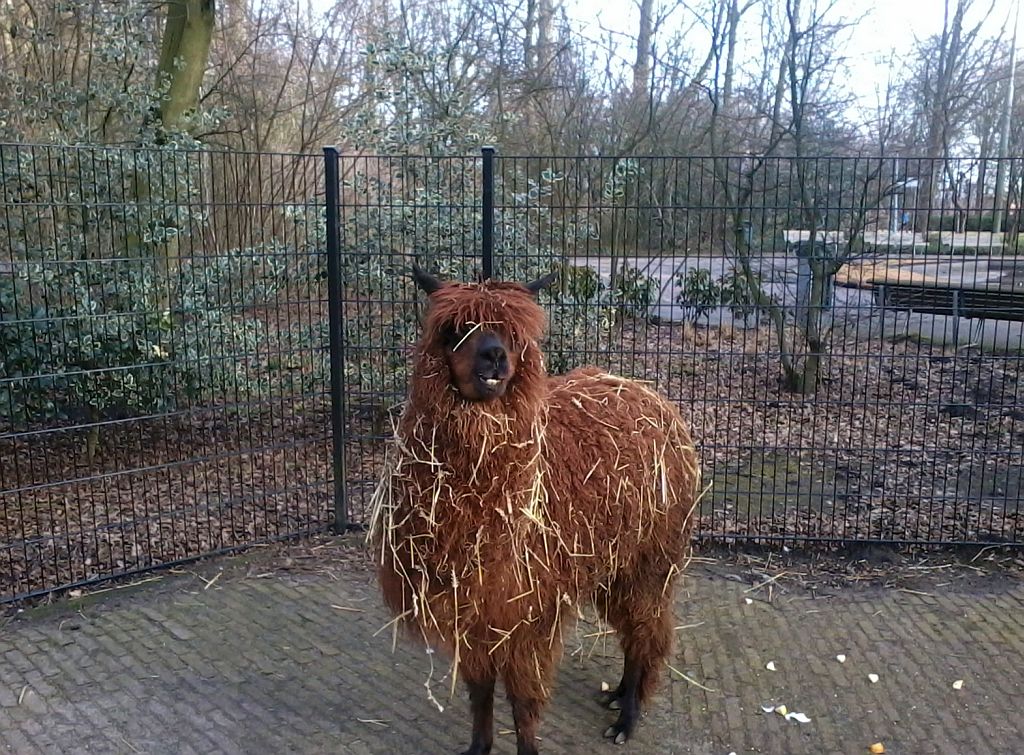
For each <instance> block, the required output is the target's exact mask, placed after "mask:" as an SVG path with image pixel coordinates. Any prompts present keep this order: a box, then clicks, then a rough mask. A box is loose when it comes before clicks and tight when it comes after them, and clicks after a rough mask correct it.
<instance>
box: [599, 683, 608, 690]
mask: <svg viewBox="0 0 1024 755" xmlns="http://www.w3.org/2000/svg"><path fill="white" fill-rule="evenodd" d="M608 689H609V687H608V682H601V691H602V692H607V691H608Z"/></svg>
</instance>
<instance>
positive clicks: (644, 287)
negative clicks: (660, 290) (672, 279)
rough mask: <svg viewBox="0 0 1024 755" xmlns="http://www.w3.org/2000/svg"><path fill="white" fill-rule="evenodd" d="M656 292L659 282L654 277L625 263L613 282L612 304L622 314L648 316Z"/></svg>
mask: <svg viewBox="0 0 1024 755" xmlns="http://www.w3.org/2000/svg"><path fill="white" fill-rule="evenodd" d="M656 292H657V283H656V282H655V280H654V279H653V278H651V277H650V276H648V275H645V274H644V273H642V272H641V271H640V270H639V269H637V268H635V267H630V266H629V265H627V264H625V263H623V264H622V267H620V268H619V270H618V273H617V274H616V276H615V280H614V282H613V283H612V291H611V302H610V304H611V305H612V306H613V307H615V309H616V310H617V311H618V312H619V314H620V315H622V316H628V317H646V316H647V314H648V312H649V311H650V309H651V305H652V304H654V299H655V294H656Z"/></svg>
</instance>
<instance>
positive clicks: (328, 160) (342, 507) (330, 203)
mask: <svg viewBox="0 0 1024 755" xmlns="http://www.w3.org/2000/svg"><path fill="white" fill-rule="evenodd" d="M324 181H325V182H326V184H327V186H326V212H327V311H328V316H329V322H330V325H329V330H330V358H331V435H332V439H333V443H332V450H331V460H332V462H333V468H334V531H335V532H337V533H339V534H340V533H343V532H346V531H347V530H348V527H349V517H348V500H347V497H346V491H345V483H346V481H347V475H346V469H345V338H344V317H345V313H344V310H343V308H342V300H341V299H342V297H341V238H340V235H339V234H340V229H339V219H340V212H341V183H340V181H341V176H340V174H339V170H338V150H337V148H335V147H324Z"/></svg>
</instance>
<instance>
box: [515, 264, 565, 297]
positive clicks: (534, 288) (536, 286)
mask: <svg viewBox="0 0 1024 755" xmlns="http://www.w3.org/2000/svg"><path fill="white" fill-rule="evenodd" d="M557 277H558V271H557V270H552V271H551V272H550V273H548V274H547V275H545V276H544V277H543V278H538V279H537V280H535V281H531V282H530V283H527V284H525V285H524V286H523V288H525V289H526V290H527V291H529V292H530V293H531V294H533V295H534V296H536V295H537V294H538V293H540V290H541V289H542V288H547V287H548V286H550V285H551V284H552V283H554V282H555V279H556V278H557Z"/></svg>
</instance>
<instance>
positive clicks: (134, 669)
mask: <svg viewBox="0 0 1024 755" xmlns="http://www.w3.org/2000/svg"><path fill="white" fill-rule="evenodd" d="M339 577H340V578H339ZM201 586H202V585H201V583H200V588H201ZM745 589H746V588H745V585H744V584H741V583H737V582H735V581H733V580H730V579H726V578H724V577H723V576H720V575H718V574H716V573H713V572H711V571H707V570H704V569H703V567H701V566H699V565H695V566H693V567H691V569H690V571H689V572H688V575H687V576H686V578H685V579H684V580H683V584H682V585H681V589H680V591H679V596H680V597H679V600H678V607H677V609H678V610H677V615H678V617H679V619H678V621H677V623H678V624H679V625H680V629H679V630H678V642H677V648H676V650H675V653H674V655H673V657H672V659H671V664H672V666H673V667H674V668H675V669H676V670H678V671H680V672H682V673H684V674H686V675H687V676H688V677H689V680H688V679H684V678H682V677H680V676H679V675H678V674H676V673H675V672H673V671H671V670H666V672H665V675H664V681H663V685H662V688H661V690H660V692H659V694H658V696H657V698H656V699H655V701H654V702H653V704H652V705H651V706H650V709H649V710H648V712H647V714H646V716H645V718H644V721H643V722H642V724H641V726H640V728H639V730H638V732H637V734H636V737H635V738H634V740H633V741H632V742H631V743H630V744H629V745H627V746H626V747H625V748H615V747H614V745H610V744H608V743H607V742H606V741H604V740H603V739H602V738H601V732H602V730H603V729H604V728H605V727H606V726H607V725H608V724H609V723H610V722H611V721H612V720H613V718H614V714H612V713H610V712H609V711H606V710H603V709H602V708H600V707H599V705H598V704H597V697H598V691H599V689H600V685H601V682H608V683H609V684H614V683H615V682H616V681H617V679H618V675H619V671H620V668H619V664H620V656H619V652H618V648H617V644H616V643H615V641H614V639H613V638H607V637H601V638H600V639H598V640H597V641H595V640H594V639H591V638H587V637H585V636H584V635H585V634H587V633H591V634H592V633H593V627H581V628H580V629H579V630H574V631H573V632H571V633H570V635H569V636H568V637H567V638H566V654H565V659H564V660H563V663H562V666H561V671H560V676H559V683H558V687H557V688H556V691H555V695H554V698H553V700H552V702H551V705H550V706H549V708H548V710H547V711H546V715H545V717H544V721H543V724H542V727H541V736H542V737H543V739H542V741H541V749H542V751H543V752H545V753H587V754H588V755H589V754H590V753H601V752H608V753H613V752H625V753H659V754H660V753H679V754H680V755H687V754H688V755H704V754H708V755H710V754H712V753H718V754H721V755H724V754H725V753H728V752H733V751H735V752H737V753H743V752H761V753H815V754H817V753H857V752H867V748H868V746H869V745H870V744H871V743H873V742H877V741H882V742H884V743H885V746H886V751H887V752H889V753H896V754H898V753H930V752H935V753H945V752H972V753H974V752H978V753H980V752H1013V751H1019V748H1020V743H1021V741H1024V719H1022V718H1021V717H1020V716H1019V715H1018V712H1017V709H1018V707H1019V706H1018V705H1017V704H1016V702H1015V701H1016V700H1019V699H1020V697H1019V696H1020V694H1021V693H1022V691H1024V690H1022V689H1021V686H1022V681H1024V674H1021V672H1020V664H1019V663H1017V660H1018V659H1019V658H1020V653H1021V651H1022V649H1024V624H1022V622H1024V617H1022V613H1024V611H1022V606H1024V585H1021V584H1019V583H1017V584H1010V585H1008V586H1007V585H1003V586H1001V587H1000V589H998V590H996V589H993V590H986V589H985V588H984V586H982V587H977V586H974V587H972V588H970V589H969V590H966V591H965V590H961V591H946V592H943V591H936V592H935V593H934V594H931V595H916V594H908V593H905V592H899V591H897V590H886V589H882V588H869V589H862V588H837V589H835V590H834V591H831V592H832V593H833V594H830V595H829V596H827V597H821V596H819V597H817V598H816V599H810V598H808V599H804V597H803V596H801V597H800V598H799V599H791V600H776V601H775V602H773V603H771V604H768V603H764V602H761V601H756V602H755V603H753V604H751V605H748V604H746V602H745V600H744V598H745V597H747V596H748V593H746V592H744V590H745ZM332 605H333V606H338V605H341V606H346V607H349V608H355V609H356V610H338V609H337V608H333V607H332ZM388 621H389V617H388V616H387V614H386V612H385V611H384V610H383V608H382V606H381V603H380V600H379V598H378V595H377V592H376V588H375V586H374V584H373V580H372V577H371V576H370V575H368V574H367V573H366V572H365V571H362V570H360V569H358V568H356V567H350V568H348V570H347V571H346V570H345V569H344V568H342V569H340V570H339V569H333V570H332V573H331V577H328V576H325V575H320V574H316V573H313V574H303V575H300V576H296V575H294V574H290V573H287V572H285V573H272V575H271V576H261V577H260V578H255V577H247V576H245V575H244V574H234V575H232V574H229V573H228V572H225V573H224V575H223V576H222V577H221V578H219V579H218V581H217V583H216V585H215V586H214V587H213V588H211V589H209V590H204V589H197V581H196V578H195V577H193V576H188V575H182V576H171V575H167V576H165V578H163V579H161V580H160V581H159V582H156V583H153V584H151V585H146V586H145V587H143V588H139V589H134V590H130V591H125V594H118V593H117V591H113V592H112V593H109V594H107V595H103V596H97V597H96V598H95V599H93V600H90V602H89V604H88V606H87V608H84V609H82V608H80V607H77V606H75V605H72V604H68V605H66V606H63V607H61V606H56V607H55V606H49V607H47V608H46V609H45V610H43V609H30V610H26V611H24V612H23V613H21V614H20V615H19V616H18V617H17V618H16V619H14V620H12V621H11V622H10V623H9V624H8V625H7V626H6V627H5V628H4V636H3V637H2V638H0V752H16V753H19V754H20V753H35V752H42V753H50V752H74V753H78V752H96V753H110V752H116V753H122V752H123V753H131V752H145V753H152V754H153V755H163V754H164V753H166V754H168V755H170V754H172V753H173V754H177V753H213V752H216V753H245V754H246V755H250V754H252V753H257V754H258V753H280V752H289V753H322V752H332V753H353V754H356V753H358V754H360V755H362V754H366V755H374V754H376V753H399V752H401V753H435V752H436V753H451V752H458V751H460V750H461V749H464V747H465V745H466V744H467V743H468V740H469V717H468V713H467V704H466V701H465V695H464V693H463V691H462V690H461V688H457V689H456V696H455V699H451V698H450V695H449V678H448V677H446V674H445V672H446V667H445V666H444V665H443V664H441V663H440V662H439V659H435V668H434V672H433V683H432V685H431V689H432V691H433V694H434V695H435V696H436V698H437V700H438V701H439V702H440V703H441V705H443V707H444V711H443V712H442V711H439V710H438V709H437V707H436V706H435V704H434V703H433V702H431V701H430V699H428V696H427V693H426V688H425V683H426V681H427V679H428V676H429V675H430V660H429V658H428V656H427V655H426V654H425V653H424V652H423V650H422V649H420V648H417V647H415V646H413V645H409V644H406V643H403V642H399V644H398V647H397V649H396V650H395V651H394V652H392V649H391V633H390V632H388V631H384V632H378V630H380V629H381V628H382V627H384V626H385V625H386V624H387V622H388ZM71 627H74V629H71ZM839 653H843V654H845V655H846V656H847V661H846V663H844V664H840V663H839V662H838V661H836V659H835V656H836V655H837V654H839ZM768 661H774V662H775V665H776V668H777V669H778V670H777V671H775V672H772V671H768V670H767V669H766V668H765V664H766V663H767V662H768ZM869 673H877V674H878V675H879V677H880V679H879V681H878V683H877V684H872V683H871V682H870V681H869V680H868V674H869ZM956 679H963V680H964V686H963V689H961V690H954V689H953V686H952V685H953V682H954V681H955V680H956ZM691 680H692V681H695V682H698V683H700V684H701V685H703V686H705V687H707V688H708V689H707V690H704V689H700V688H699V687H697V686H695V685H694V684H693V683H692V681H691ZM25 685H28V691H26V693H25V695H24V696H22V695H21V691H22V689H23V688H25ZM19 697H21V700H20V703H19ZM767 702H771V703H773V704H780V703H784V704H785V705H786V706H787V707H788V708H789V709H790V710H791V711H798V712H802V713H805V714H806V715H807V716H809V717H810V718H811V722H810V723H808V724H798V723H793V722H787V721H786V720H784V719H783V718H782V717H781V716H779V715H777V714H765V713H763V712H762V710H761V704H762V703H767ZM511 728H512V727H511V715H510V711H509V710H508V705H507V703H506V702H505V701H504V699H503V696H502V695H501V694H500V693H499V700H498V701H497V706H496V730H497V731H498V732H499V734H498V736H497V742H496V744H495V748H494V752H495V753H496V755H500V754H501V753H506V754H507V753H511V752H514V750H515V738H514V736H512V735H511V734H510V733H509V732H510V730H511Z"/></svg>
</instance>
